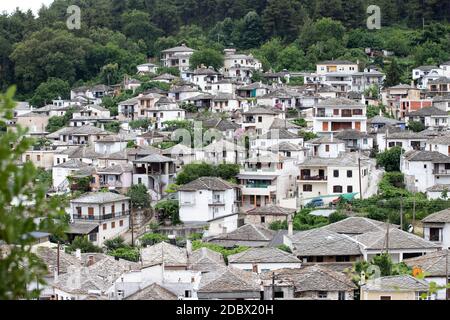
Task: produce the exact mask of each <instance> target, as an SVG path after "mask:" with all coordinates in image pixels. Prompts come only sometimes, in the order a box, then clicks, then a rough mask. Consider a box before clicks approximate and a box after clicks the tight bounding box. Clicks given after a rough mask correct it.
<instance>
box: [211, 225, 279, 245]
mask: <svg viewBox="0 0 450 320" xmlns="http://www.w3.org/2000/svg"><path fill="white" fill-rule="evenodd" d="M274 235H275V231H272V230H269V229H266V228H264V227H263V226H260V225H254V224H246V225H243V226H242V227H239V228H237V229H236V230H234V231H232V232H230V233H226V234H222V235H219V236H217V237H214V238H213V240H216V239H220V240H237V241H238V240H242V241H270V240H272V238H273V236H274Z"/></svg>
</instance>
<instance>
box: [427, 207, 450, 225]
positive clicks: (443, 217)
mask: <svg viewBox="0 0 450 320" xmlns="http://www.w3.org/2000/svg"><path fill="white" fill-rule="evenodd" d="M422 222H425V223H427V222H437V223H447V222H450V209H445V210H442V211H439V212H435V213H433V214H430V215H429V216H427V217H425V218H424V219H422Z"/></svg>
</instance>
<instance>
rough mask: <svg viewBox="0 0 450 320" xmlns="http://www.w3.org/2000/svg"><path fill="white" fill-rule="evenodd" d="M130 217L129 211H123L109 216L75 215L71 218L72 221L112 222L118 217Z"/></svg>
mask: <svg viewBox="0 0 450 320" xmlns="http://www.w3.org/2000/svg"><path fill="white" fill-rule="evenodd" d="M129 215H130V211H129V210H127V211H123V212H116V213H110V214H102V215H100V216H96V215H93V216H87V215H78V214H75V215H74V216H73V219H74V220H85V221H105V220H112V219H117V218H120V217H126V216H129Z"/></svg>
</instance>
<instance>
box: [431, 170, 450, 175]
mask: <svg viewBox="0 0 450 320" xmlns="http://www.w3.org/2000/svg"><path fill="white" fill-rule="evenodd" d="M433 174H436V175H443V176H447V175H450V169H440V170H433Z"/></svg>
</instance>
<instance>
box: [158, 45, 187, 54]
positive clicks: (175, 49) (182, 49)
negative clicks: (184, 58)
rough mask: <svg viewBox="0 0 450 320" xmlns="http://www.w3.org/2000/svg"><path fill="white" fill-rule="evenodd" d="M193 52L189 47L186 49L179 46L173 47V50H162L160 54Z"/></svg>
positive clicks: (183, 46)
mask: <svg viewBox="0 0 450 320" xmlns="http://www.w3.org/2000/svg"><path fill="white" fill-rule="evenodd" d="M185 51H186V52H188V51H189V52H194V51H195V50H194V49H192V48H189V47H186V46H185V45H181V46H177V47H173V48H169V49H165V50H162V51H161V52H163V53H166V52H185Z"/></svg>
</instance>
